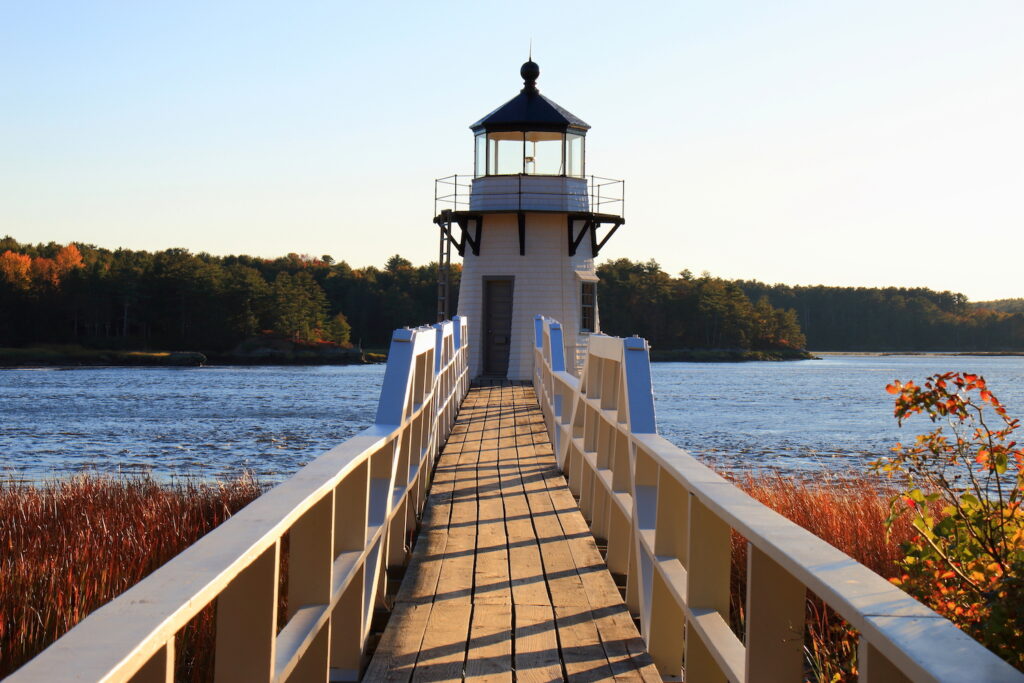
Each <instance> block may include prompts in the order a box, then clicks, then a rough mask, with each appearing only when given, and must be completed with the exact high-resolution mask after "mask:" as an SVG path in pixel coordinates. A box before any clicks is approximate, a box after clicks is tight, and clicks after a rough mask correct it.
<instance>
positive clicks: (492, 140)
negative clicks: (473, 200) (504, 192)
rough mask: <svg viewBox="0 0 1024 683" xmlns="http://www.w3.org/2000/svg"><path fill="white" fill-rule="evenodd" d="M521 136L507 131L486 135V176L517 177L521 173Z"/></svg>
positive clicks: (519, 133) (515, 132) (518, 133)
mask: <svg viewBox="0 0 1024 683" xmlns="http://www.w3.org/2000/svg"><path fill="white" fill-rule="evenodd" d="M523 144H524V143H523V134H522V133H521V132H519V131H508V132H500V133H488V134H487V152H488V159H487V175H518V174H520V173H522V172H523Z"/></svg>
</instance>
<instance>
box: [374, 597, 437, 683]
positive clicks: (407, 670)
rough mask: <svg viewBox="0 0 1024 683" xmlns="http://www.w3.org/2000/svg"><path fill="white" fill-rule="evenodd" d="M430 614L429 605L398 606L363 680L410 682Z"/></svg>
mask: <svg viewBox="0 0 1024 683" xmlns="http://www.w3.org/2000/svg"><path fill="white" fill-rule="evenodd" d="M430 610H431V605H430V604H429V603H428V604H418V603H409V602H407V603H401V604H399V605H396V606H395V611H394V613H393V614H392V615H391V619H390V620H389V621H388V626H387V628H386V629H384V635H383V636H381V640H380V643H379V644H378V645H377V651H376V652H374V654H373V659H372V660H370V665H369V666H368V667H367V669H366V673H365V674H364V675H363V680H366V681H408V680H409V676H411V675H412V672H413V669H414V667H415V666H416V660H417V658H418V657H419V654H420V644H421V643H422V639H423V633H424V630H425V628H426V624H427V619H428V618H429V616H430Z"/></svg>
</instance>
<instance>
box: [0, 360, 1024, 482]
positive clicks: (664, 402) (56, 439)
mask: <svg viewBox="0 0 1024 683" xmlns="http://www.w3.org/2000/svg"><path fill="white" fill-rule="evenodd" d="M945 370H964V371H968V372H976V373H980V374H983V375H985V377H986V378H987V379H988V381H989V385H990V387H991V388H992V389H993V390H994V391H995V393H996V395H997V396H999V397H1000V398H1001V399H1002V400H1003V401H1004V403H1006V404H1007V407H1008V408H1009V409H1010V411H1011V414H1015V415H1021V416H1024V358H972V357H953V356H920V357H909V356H883V357H864V356H829V357H826V358H825V359H824V360H817V361H799V362H790V363H737V364H733V363H727V364H717V363H709V364H698V363H656V364H654V366H653V378H654V389H655V397H656V409H657V412H658V423H659V430H660V432H661V433H662V434H663V435H664V436H665V437H666V438H667V439H669V440H670V441H672V442H674V443H676V444H677V445H679V446H682V447H684V448H686V449H688V450H690V451H691V452H692V453H693V454H695V455H698V456H700V457H704V458H707V459H709V460H710V461H712V462H714V463H715V464H716V465H719V466H721V467H725V468H729V469H733V470H748V469H759V468H762V467H770V468H778V469H783V470H787V471H790V472H802V473H812V472H814V471H818V470H821V469H822V468H826V469H832V470H845V469H850V468H862V467H863V466H864V464H866V463H867V462H869V461H870V460H873V459H874V458H876V457H878V456H879V455H884V454H885V453H887V452H888V449H889V447H890V446H891V445H892V444H893V443H894V442H896V441H898V440H900V439H903V440H908V439H909V438H911V437H912V436H913V435H914V434H917V433H918V432H920V431H927V429H928V428H929V424H928V423H927V421H925V420H923V419H921V418H915V419H912V420H911V421H910V422H909V423H908V425H907V426H905V427H904V428H903V429H902V430H900V429H898V428H897V427H896V422H895V420H894V419H893V418H892V400H891V397H890V396H889V395H888V394H886V393H885V391H884V387H885V385H886V383H888V382H889V381H891V380H893V379H895V378H899V379H915V380H921V379H923V378H924V377H925V376H927V375H928V374H931V373H934V372H940V371H945ZM383 376H384V367H383V366H374V365H371V366H340V367H339V366H331V367H264V368H235V367H211V368H83V369H71V370H49V369H48V370H5V371H0V475H4V474H7V475H13V476H17V477H26V478H33V479H36V478H40V477H47V476H52V475H64V474H71V473H76V472H81V471H83V470H92V471H103V472H117V471H121V472H126V471H127V472H138V471H150V472H152V473H153V474H155V475H157V476H159V477H170V476H175V475H193V476H200V477H227V476H232V475H234V474H238V473H240V472H242V471H245V470H250V471H253V472H255V473H256V474H257V475H259V476H260V477H261V478H264V479H268V480H274V479H279V478H281V477H283V476H286V475H288V474H290V473H292V472H294V471H295V470H297V469H298V468H299V467H301V466H302V465H303V464H305V463H307V462H309V461H310V460H311V459H313V458H314V457H316V456H317V455H319V454H320V453H322V452H324V451H325V450H327V449H328V448H330V447H331V446H333V445H335V444H336V443H338V442H340V441H343V440H344V439H346V438H348V437H349V436H351V435H352V434H354V433H356V432H357V431H359V430H360V429H362V428H363V427H365V426H367V425H369V424H370V423H371V422H372V420H373V416H374V413H375V410H376V402H377V395H378V393H379V391H380V383H381V380H382V378H383Z"/></svg>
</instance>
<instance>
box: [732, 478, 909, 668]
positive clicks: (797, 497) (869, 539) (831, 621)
mask: <svg viewBox="0 0 1024 683" xmlns="http://www.w3.org/2000/svg"><path fill="white" fill-rule="evenodd" d="M734 483H736V484H737V485H738V486H739V487H740V488H742V489H743V490H744V491H746V492H747V493H748V494H749V495H750V496H751V497H753V498H755V499H757V500H758V501H760V502H761V503H764V504H765V505H767V506H768V507H770V508H772V509H773V510H775V511H776V512H778V513H779V514H781V515H782V516H784V517H786V518H787V519H789V520H790V521H792V522H794V523H796V524H799V525H800V526H802V527H804V528H805V529H807V530H808V531H810V532H811V533H813V534H814V535H815V536H818V537H819V538H821V539H823V540H825V541H827V542H828V543H830V544H831V545H833V546H835V547H836V548H838V549H839V550H842V551H843V552H844V553H846V554H847V555H849V556H851V557H852V558H853V559H855V560H857V561H858V562H860V563H861V564H863V565H865V566H867V567H868V568H870V569H871V570H872V571H874V572H875V573H877V574H880V575H882V576H884V577H886V578H889V577H893V576H896V575H898V573H899V572H898V564H897V563H898V561H899V560H900V559H901V558H902V557H903V554H902V552H901V549H900V544H901V543H902V542H903V541H909V540H910V539H911V538H912V537H913V536H914V530H913V527H912V526H911V524H910V522H909V520H908V519H906V518H904V519H902V520H898V521H897V523H896V524H894V525H893V527H892V529H891V533H890V534H889V536H888V537H887V536H886V530H885V525H884V522H885V519H886V517H888V516H889V504H888V500H889V498H890V496H891V495H892V494H894V493H895V490H894V489H890V488H888V486H887V484H885V483H884V482H882V481H880V480H879V479H878V478H872V477H866V476H861V475H854V476H848V477H829V476H826V477H825V478H822V479H817V480H814V481H805V480H801V479H795V478H790V477H786V476H783V475H782V474H779V473H769V474H767V475H759V476H758V477H756V478H755V477H753V476H750V475H748V476H746V477H744V478H737V479H734ZM746 575H747V543H746V539H744V538H743V537H742V536H740V535H739V534H736V533H735V532H734V533H733V537H732V598H733V603H732V606H731V610H730V612H731V614H730V616H731V620H732V623H733V628H734V629H736V632H737V633H739V634H742V633H743V623H744V610H745V605H746ZM806 619H807V621H806V631H805V638H804V654H805V671H804V673H805V680H809V681H813V682H814V683H819V682H825V683H836V682H839V681H852V680H856V672H857V638H858V636H857V633H856V631H855V630H854V629H852V628H851V627H850V625H849V624H847V623H846V621H845V620H844V619H842V618H841V617H840V616H839V615H838V614H836V613H835V612H834V611H833V610H832V609H831V608H829V607H828V606H827V605H825V604H824V603H823V602H822V601H821V600H820V599H819V598H818V597H817V596H815V595H814V594H813V593H810V592H808V594H807V611H806Z"/></svg>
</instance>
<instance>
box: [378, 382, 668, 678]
mask: <svg viewBox="0 0 1024 683" xmlns="http://www.w3.org/2000/svg"><path fill="white" fill-rule="evenodd" d="M363 680H366V681H410V680H412V681H460V680H473V681H513V680H515V681H563V680H569V681H603V680H635V681H641V680H642V681H660V680H661V678H660V677H659V676H658V675H657V672H656V670H655V668H654V666H653V664H652V663H651V660H650V657H649V656H648V655H647V653H646V651H645V650H644V643H643V640H641V638H640V636H639V634H638V633H637V630H636V627H635V626H634V624H633V621H632V619H631V618H630V615H629V612H628V611H627V609H626V606H625V605H624V604H623V602H622V599H621V597H620V594H619V591H618V589H617V588H616V586H615V582H614V580H613V579H612V577H611V575H610V574H609V573H608V570H607V568H606V566H605V564H604V561H603V559H602V558H601V555H600V553H599V552H598V549H597V546H596V545H595V543H594V539H593V537H592V536H591V535H590V531H589V528H588V526H587V523H586V522H585V521H584V519H583V517H582V515H581V514H580V512H579V510H578V508H577V506H576V502H575V500H574V499H573V497H572V494H571V493H570V492H569V489H568V488H567V487H566V485H565V480H564V479H563V478H562V476H561V474H560V473H559V471H558V469H557V466H556V465H555V461H554V456H553V454H552V450H551V444H550V442H549V441H548V437H547V433H546V431H545V428H544V422H543V418H542V416H541V412H540V408H539V406H538V405H537V399H536V396H535V394H534V391H533V388H532V387H529V386H509V385H507V384H506V385H505V386H482V387H474V388H473V389H471V390H470V392H469V394H468V395H467V397H466V400H465V402H464V403H463V405H462V409H461V410H460V412H459V416H458V419H457V422H456V424H455V427H454V430H453V432H452V434H451V437H450V438H449V440H448V444H447V446H446V447H445V448H444V451H443V453H442V454H441V457H440V460H439V461H438V465H437V470H436V473H435V477H434V482H433V485H432V487H431V490H430V497H429V500H428V502H427V509H426V511H425V512H424V519H423V527H422V530H421V532H420V536H419V539H418V541H417V543H416V547H415V550H414V551H413V557H412V560H411V562H410V564H409V568H408V570H407V572H406V575H405V579H404V580H403V581H402V585H401V587H400V588H399V592H398V595H397V596H396V598H395V605H394V610H393V612H392V615H391V618H390V620H389V622H388V625H387V628H386V630H385V631H384V634H383V636H382V637H381V641H380V643H379V645H378V647H377V650H376V652H375V653H374V656H373V659H372V660H371V662H370V664H369V667H368V669H367V671H366V674H365V676H364V678H363Z"/></svg>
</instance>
